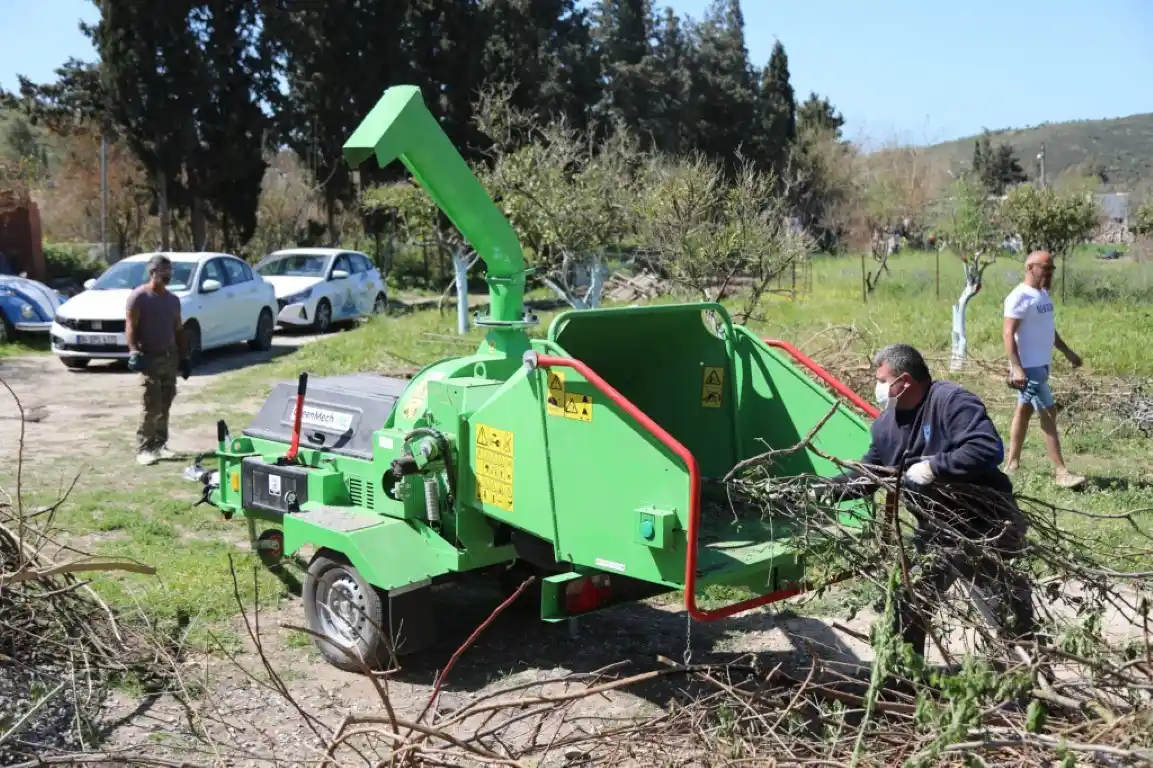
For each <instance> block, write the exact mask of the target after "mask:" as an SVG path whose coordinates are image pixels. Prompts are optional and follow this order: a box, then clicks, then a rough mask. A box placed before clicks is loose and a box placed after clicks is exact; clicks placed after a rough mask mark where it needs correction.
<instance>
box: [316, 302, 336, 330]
mask: <svg viewBox="0 0 1153 768" xmlns="http://www.w3.org/2000/svg"><path fill="white" fill-rule="evenodd" d="M331 327H332V305H331V304H329V303H328V299H321V300H320V301H319V302H318V303H317V305H316V317H314V318H313V319H312V330H313V331H314V332H315V333H328V330H329V329H330V328H331Z"/></svg>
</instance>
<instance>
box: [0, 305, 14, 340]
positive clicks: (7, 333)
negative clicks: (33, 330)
mask: <svg viewBox="0 0 1153 768" xmlns="http://www.w3.org/2000/svg"><path fill="white" fill-rule="evenodd" d="M15 340H16V329H15V328H14V327H13V326H12V323H10V322H8V318H7V317H5V316H4V313H3V312H0V344H10V343H12V342H13V341H15Z"/></svg>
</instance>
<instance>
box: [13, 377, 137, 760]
mask: <svg viewBox="0 0 1153 768" xmlns="http://www.w3.org/2000/svg"><path fill="white" fill-rule="evenodd" d="M0 386H4V387H5V388H6V389H7V390H8V392H9V393H10V394H11V395H12V397H13V399H14V400H15V402H16V407H17V410H18V411H19V412H20V416H21V419H20V432H19V450H18V454H17V461H16V466H15V472H16V478H15V492H13V493H10V492H8V491H7V490H6V489H4V488H3V487H2V486H0V763H3V764H7V762H10V761H12V760H15V759H16V758H17V757H18V756H21V755H24V756H28V755H36V754H40V755H42V754H44V753H45V752H46V751H48V750H51V749H53V748H65V747H75V746H77V745H84V743H85V740H86V735H85V731H86V728H87V722H88V721H89V719H90V718H91V716H92V715H93V713H94V712H95V711H96V710H97V709H98V707H99V705H100V696H101V693H102V691H103V690H104V685H103V683H104V681H105V679H106V677H107V675H108V674H109V673H110V672H112V671H115V670H125V669H127V666H126V664H127V661H126V660H127V658H128V655H129V654H128V653H127V648H126V643H125V640H124V637H123V635H122V633H121V630H120V628H119V626H118V624H117V621H116V617H115V615H114V614H113V612H112V611H111V610H110V609H109V607H108V606H107V604H105V603H104V601H102V600H101V599H100V598H99V597H98V596H97V594H96V592H94V591H93V590H92V589H91V587H89V586H88V584H87V582H85V581H82V580H81V579H80V578H79V577H78V574H85V573H92V572H97V571H110V570H121V571H124V570H127V571H133V572H136V573H152V569H151V568H149V567H148V566H145V565H141V564H139V563H133V562H125V561H120V560H112V559H106V558H97V557H93V556H91V555H89V554H87V553H85V552H82V551H80V550H77V549H75V548H72V547H69V546H67V545H64V544H61V543H59V542H57V541H56V540H55V538H54V537H53V535H52V533H51V532H52V530H53V527H54V521H55V519H56V515H57V513H58V512H59V510H60V509H61V508H62V506H63V505H64V504H65V503H66V502H67V500H68V496H69V493H70V492H71V491H72V489H73V488H74V487H75V485H76V479H74V480H73V481H72V484H71V485H70V486H69V488H68V489H67V490H66V491H65V492H64V493H63V494H62V496H61V497H60V499H58V500H57V501H55V502H54V503H52V504H50V505H48V506H45V507H40V508H35V509H29V508H27V507H26V505H25V501H24V494H23V488H22V481H23V473H24V428H25V424H26V421H25V419H24V415H25V414H24V411H23V407H22V406H21V404H20V401H19V399H18V398H17V397H16V395H15V393H13V392H12V390H11V389H10V388H9V387H8V385H7V384H6V383H4V382H3V381H2V380H0Z"/></svg>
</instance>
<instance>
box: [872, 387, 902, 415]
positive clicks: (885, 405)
mask: <svg viewBox="0 0 1153 768" xmlns="http://www.w3.org/2000/svg"><path fill="white" fill-rule="evenodd" d="M891 386H893V385H892V382H883V381H878V382H877V389H876V392H875V395H876V399H877V407H879V408H880V409H881V410H882V411H887V410H888V409H889V408H890V407H892V405H893V403H895V402H897V401H896V400H895V399H894V398H892V397H889V387H891Z"/></svg>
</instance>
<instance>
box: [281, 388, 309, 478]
mask: <svg viewBox="0 0 1153 768" xmlns="http://www.w3.org/2000/svg"><path fill="white" fill-rule="evenodd" d="M307 389H308V374H307V373H302V374H300V381H299V382H298V383H297V385H296V416H295V418H294V419H293V421H292V444H291V445H289V446H288V453H287V454H286V455H285V457H284V458H285V459H286V460H287V461H296V454H297V453H298V452H299V451H300V420H301V418H303V416H304V393H305V391H306V390H307Z"/></svg>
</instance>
